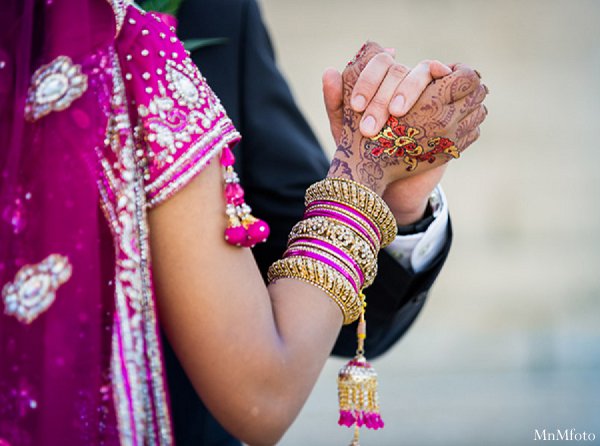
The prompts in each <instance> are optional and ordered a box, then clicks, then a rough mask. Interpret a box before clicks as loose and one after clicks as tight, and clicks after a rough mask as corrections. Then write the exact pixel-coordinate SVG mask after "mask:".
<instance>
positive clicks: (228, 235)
mask: <svg viewBox="0 0 600 446" xmlns="http://www.w3.org/2000/svg"><path fill="white" fill-rule="evenodd" d="M247 239H248V234H247V233H246V229H245V228H244V227H243V226H230V227H228V228H227V229H225V241H227V243H229V244H230V245H235V246H245V245H244V244H245V243H246V240H247Z"/></svg>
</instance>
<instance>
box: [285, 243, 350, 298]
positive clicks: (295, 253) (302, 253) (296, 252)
mask: <svg viewBox="0 0 600 446" xmlns="http://www.w3.org/2000/svg"><path fill="white" fill-rule="evenodd" d="M283 257H284V258H288V257H309V258H311V259H314V260H318V261H319V262H321V263H324V264H325V265H327V266H330V267H331V268H333V269H335V270H336V271H337V272H338V273H340V274H341V275H342V276H344V278H345V279H346V280H347V281H348V282H349V283H350V285H352V288H354V290H355V291H356V292H357V293H358V291H359V287H358V284H357V283H356V281H355V280H354V278H353V277H352V276H351V275H350V274H348V273H347V272H346V271H344V269H343V268H342V267H341V266H340V265H338V264H336V263H335V262H333V261H331V260H330V259H328V258H327V257H325V256H322V255H320V254H317V253H315V252H312V251H306V250H304V249H292V250H289V249H288V250H287V251H286V252H285V254H284V255H283Z"/></svg>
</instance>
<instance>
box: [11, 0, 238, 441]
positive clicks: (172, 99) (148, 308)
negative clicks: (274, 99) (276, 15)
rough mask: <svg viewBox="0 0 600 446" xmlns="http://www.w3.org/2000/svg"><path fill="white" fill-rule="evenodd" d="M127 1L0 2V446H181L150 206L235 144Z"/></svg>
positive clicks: (164, 38) (182, 64)
mask: <svg viewBox="0 0 600 446" xmlns="http://www.w3.org/2000/svg"><path fill="white" fill-rule="evenodd" d="M127 3H128V2H127V1H126V0H111V1H109V2H107V1H106V0H53V1H46V2H43V3H42V2H39V1H35V0H10V1H9V2H8V5H7V6H4V5H3V14H2V17H1V18H0V118H1V119H0V143H1V144H2V147H6V148H7V149H6V150H2V151H0V169H1V170H0V173H1V176H0V289H1V290H2V299H1V303H0V309H2V312H1V313H2V314H0V445H1V446H17V445H18V446H21V445H36V446H37V445H54V444H56V445H82V444H86V445H87V444H90V445H92V444H98V445H107V446H109V445H117V444H120V445H140V446H141V445H145V444H152V445H170V444H172V443H173V440H172V435H171V427H170V418H169V408H168V395H167V393H166V386H165V380H164V374H163V365H162V353H161V346H160V343H159V337H158V332H157V330H158V321H157V316H156V310H155V300H154V295H153V287H152V274H151V258H150V251H149V247H148V225H147V211H148V209H149V208H151V207H152V206H157V205H159V204H160V203H161V202H162V201H164V200H166V199H168V198H169V197H170V196H171V195H172V194H174V193H176V192H177V191H178V190H179V189H180V188H181V187H183V186H185V185H186V184H187V183H188V182H189V181H190V180H191V179H192V178H193V177H194V176H195V175H196V174H198V173H199V172H200V171H201V170H202V169H203V168H204V167H205V166H206V165H207V163H208V162H209V161H210V159H211V158H212V157H213V156H214V155H216V154H217V153H219V152H220V151H221V150H222V149H223V148H224V147H226V146H230V145H232V144H234V143H235V142H237V140H238V139H239V135H238V133H237V132H236V131H235V129H234V128H233V126H232V124H231V122H230V120H229V118H228V117H227V116H226V114H225V113H224V110H223V108H222V107H221V105H220V103H219V101H218V99H217V98H216V97H215V96H214V94H213V93H212V91H211V90H210V89H209V88H208V87H207V85H206V84H205V82H204V79H203V78H202V77H201V75H200V74H199V72H198V70H197V69H196V68H195V67H194V66H193V64H192V63H191V61H190V59H189V57H188V55H187V53H186V52H185V50H184V49H183V46H182V45H181V43H180V42H179V41H178V40H177V39H176V37H175V36H174V33H173V30H172V29H170V28H169V27H168V26H167V25H165V24H164V23H162V22H161V21H160V20H159V19H158V18H156V17H154V16H153V15H152V14H146V13H144V12H142V11H139V10H137V9H135V7H133V6H129V5H128V4H127ZM5 12H6V14H5Z"/></svg>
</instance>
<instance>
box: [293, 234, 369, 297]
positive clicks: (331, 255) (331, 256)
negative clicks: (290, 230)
mask: <svg viewBox="0 0 600 446" xmlns="http://www.w3.org/2000/svg"><path fill="white" fill-rule="evenodd" d="M296 250H298V251H308V252H311V253H314V254H318V255H321V256H323V257H325V258H327V259H328V260H329V261H330V262H334V263H336V264H337V265H338V266H339V267H340V268H342V269H343V270H344V272H345V273H346V274H348V275H350V276H351V277H352V280H354V283H356V285H357V286H358V287H359V288H362V287H363V286H364V285H363V282H364V280H361V279H360V277H359V273H358V272H357V271H356V268H355V267H354V266H353V265H351V264H350V263H349V262H348V261H347V260H346V259H344V258H342V257H341V256H339V255H338V254H337V253H335V252H334V251H332V250H330V249H327V248H325V247H324V246H319V245H316V244H314V243H310V242H308V241H307V242H296V243H293V244H292V245H290V246H289V247H288V249H287V250H286V251H285V253H284V257H285V258H287V257H288V256H289V255H290V253H292V252H294V251H296ZM293 255H294V256H295V257H298V256H302V254H293ZM358 267H359V269H360V270H361V273H362V276H363V277H364V273H363V272H362V268H360V265H358Z"/></svg>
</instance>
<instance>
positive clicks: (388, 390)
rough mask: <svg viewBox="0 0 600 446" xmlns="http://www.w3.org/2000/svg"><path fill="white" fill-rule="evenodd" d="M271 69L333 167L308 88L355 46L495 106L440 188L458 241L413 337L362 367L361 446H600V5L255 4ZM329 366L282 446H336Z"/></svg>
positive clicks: (559, 0)
mask: <svg viewBox="0 0 600 446" xmlns="http://www.w3.org/2000/svg"><path fill="white" fill-rule="evenodd" d="M261 6H262V10H263V14H264V16H265V19H266V21H267V24H268V25H269V27H270V30H271V33H272V37H273V40H274V44H275V50H276V53H277V55H278V60H279V63H280V67H281V69H282V70H283V72H284V73H285V75H286V76H287V78H288V80H289V81H290V84H291V86H292V89H293V91H294V93H295V96H296V99H297V100H298V102H299V104H300V106H301V108H302V110H303V111H304V112H305V115H306V116H307V117H308V119H309V121H310V122H311V124H312V125H313V128H314V129H315V131H316V132H317V134H318V136H319V138H320V140H321V142H322V144H323V146H324V147H326V148H328V149H329V150H333V144H332V142H331V138H330V136H329V130H328V125H327V120H326V116H325V113H324V111H323V106H322V98H321V73H322V72H323V70H324V69H325V68H326V67H327V66H334V67H337V68H338V69H341V68H342V67H343V66H344V65H345V63H346V62H347V60H348V59H350V58H351V56H352V55H353V54H354V53H355V52H356V51H357V49H358V48H359V47H360V46H361V44H362V43H363V41H365V40H366V39H372V40H375V41H378V42H379V43H381V44H382V45H384V46H394V47H396V48H397V59H398V60H400V61H402V62H403V63H405V64H409V65H414V64H415V63H416V62H418V61H419V60H421V59H425V58H437V59H440V60H442V61H445V62H455V61H461V62H465V63H468V64H470V65H472V66H474V67H476V68H477V69H478V70H479V71H480V72H481V73H482V74H483V79H484V81H485V83H486V84H487V85H488V86H489V88H490V91H491V94H490V95H489V97H488V100H487V102H486V104H487V107H488V109H489V111H490V113H489V116H488V119H487V121H486V122H485V123H484V124H483V126H482V136H481V138H480V140H479V141H478V142H477V143H476V144H475V146H473V147H472V148H470V149H469V150H468V152H467V153H465V155H464V157H463V159H461V160H460V161H458V162H453V163H452V165H451V166H450V168H449V169H448V172H447V174H446V176H445V178H444V181H443V186H444V188H445V191H446V194H447V196H448V198H449V202H450V212H451V216H452V219H453V224H454V230H455V238H454V245H453V247H452V251H451V253H450V257H449V258H448V261H447V263H446V266H445V268H444V270H443V271H442V273H441V276H440V278H439V280H438V282H437V283H436V285H435V287H434V288H433V290H432V293H431V295H430V298H429V301H428V303H427V305H426V307H425V309H424V311H423V313H422V314H421V316H420V317H419V319H418V320H417V322H416V323H415V325H414V326H413V328H412V329H411V330H410V332H409V333H408V334H407V335H406V336H405V337H404V338H403V339H402V340H401V341H400V343H399V344H398V345H396V346H395V348H394V349H393V350H392V351H391V352H390V353H388V354H387V355H386V356H384V357H383V358H381V359H379V360H377V361H375V367H376V368H377V370H378V372H379V375H380V388H381V406H382V412H383V416H384V420H385V421H386V423H387V424H386V427H385V429H384V430H383V431H377V432H363V434H362V439H363V441H362V442H361V443H362V444H363V445H371V446H382V445H383V446H387V445H394V446H395V445H409V446H421V445H422V446H436V445H444V446H452V445H461V446H470V445H482V444H485V445H526V444H535V442H534V435H535V430H536V429H538V431H540V432H541V431H542V430H543V429H546V430H547V432H556V430H557V429H561V430H563V429H571V428H574V429H575V432H579V433H583V432H584V431H585V432H588V433H594V434H595V435H596V440H595V441H593V442H591V441H588V442H586V443H592V444H600V201H599V196H600V173H599V169H600V167H599V164H600V144H599V142H598V136H597V134H598V132H599V127H600V121H599V118H600V27H599V26H598V24H597V22H598V20H599V19H600V2H598V1H594V0H588V1H585V0H577V1H567V0H527V1H523V0H521V1H518V0H506V1H503V2H484V1H477V0H451V1H450V0H448V1H442V0H420V1H408V0H405V1H402V0H400V1H398V0H376V1H370V2H359V1H351V0H344V1H342V0H327V1H322V0H302V1H298V0H262V2H261ZM342 363H343V361H340V360H330V362H329V363H328V364H327V366H326V368H325V370H324V372H323V374H322V377H321V379H320V381H319V382H318V384H317V386H316V389H315V392H314V393H313V395H312V397H311V398H310V399H309V401H308V403H307V404H306V406H305V408H304V410H303V412H302V414H301V416H300V417H299V419H298V421H297V422H296V423H295V425H294V426H293V427H292V428H291V430H290V431H289V433H288V434H287V435H286V436H285V437H284V439H283V440H282V442H281V444H282V445H283V446H296V445H306V444H312V445H333V444H336V445H343V444H348V443H349V440H350V438H351V436H352V431H351V430H350V429H347V428H342V427H338V426H337V424H336V421H337V406H336V404H337V395H336V385H335V378H336V375H337V370H338V368H339V367H340V366H341V365H342Z"/></svg>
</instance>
